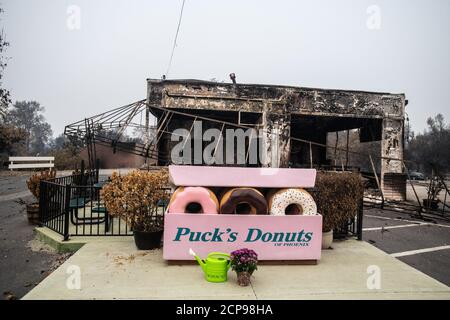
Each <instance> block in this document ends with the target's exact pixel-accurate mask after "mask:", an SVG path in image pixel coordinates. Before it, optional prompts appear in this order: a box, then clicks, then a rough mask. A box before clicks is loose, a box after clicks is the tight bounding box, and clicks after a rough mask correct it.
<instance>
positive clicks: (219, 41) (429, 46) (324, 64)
mask: <svg viewBox="0 0 450 320" xmlns="http://www.w3.org/2000/svg"><path fill="white" fill-rule="evenodd" d="M0 2H1V4H2V6H3V8H4V10H5V13H4V14H3V16H2V26H3V29H4V32H5V33H6V37H7V40H8V41H9V42H10V43H11V46H10V47H9V49H8V51H7V55H8V56H9V57H11V60H10V61H9V66H8V68H7V69H6V74H5V82H4V85H5V86H6V88H8V89H10V90H11V93H12V96H13V99H15V100H37V101H39V102H40V103H41V104H42V105H43V106H45V108H46V113H45V116H46V118H47V120H48V121H49V122H50V124H51V125H52V128H53V131H54V134H55V135H57V134H60V133H62V131H63V130H64V126H65V125H67V124H69V123H72V122H75V121H78V120H81V119H84V118H85V117H88V116H91V115H94V114H97V113H100V112H103V111H106V110H109V109H112V108H113V107H118V106H122V105H125V104H127V103H130V102H133V101H136V100H139V99H143V98H145V95H146V82H145V79H146V78H160V77H161V75H162V74H164V73H165V71H166V68H167V64H168V60H169V56H170V52H171V48H172V42H173V38H174V34H175V30H176V25H177V22H178V15H179V10H180V7H181V3H182V0H165V1H163V0H158V1H156V0H155V1H152V0H140V1H139V0H127V1H125V0H84V1H81V0H80V1H78V0H71V1H64V0H33V1H31V0H0ZM73 5H75V6H76V7H75V9H76V8H79V10H80V15H79V20H78V19H77V17H78V15H77V14H76V10H75V11H73V10H72V9H73V7H71V6H73ZM373 5H375V7H373ZM68 8H70V10H69V13H68ZM368 9H369V10H368ZM378 13H380V14H379V15H378ZM378 18H379V19H378ZM78 21H79V22H80V23H79V29H78V28H77V26H78V24H77V22H78ZM449 31H450V1H448V0H431V1H426V0H386V1H381V0H371V1H366V0H353V1H352V0H340V1H337V0H319V1H318V0H314V1H312V0H311V1H298V0H296V1H274V0H273V1H261V0H258V1H257V0H251V1H243V0H241V1H237V0H222V1H211V0H209V1H208V0H186V5H185V9H184V16H183V21H182V24H181V29H180V33H179V38H178V46H177V48H176V51H175V55H174V60H173V63H172V68H171V72H170V74H169V77H170V78H195V79H204V80H209V79H212V78H215V79H217V80H220V81H221V80H225V81H229V79H228V74H229V73H230V72H235V73H236V76H237V81H238V82H249V83H269V84H284V85H295V86H305V87H322V88H341V89H355V90H369V91H383V92H392V93H405V94H406V97H407V99H408V100H409V105H408V107H407V112H408V114H409V116H410V120H411V123H412V125H413V129H414V130H416V131H422V130H423V129H424V127H425V126H426V123H425V121H426V118H427V117H428V116H430V115H435V114H437V113H439V112H440V113H442V114H444V116H445V117H446V118H447V120H448V121H450V112H449V107H450V104H449V101H450V36H449Z"/></svg>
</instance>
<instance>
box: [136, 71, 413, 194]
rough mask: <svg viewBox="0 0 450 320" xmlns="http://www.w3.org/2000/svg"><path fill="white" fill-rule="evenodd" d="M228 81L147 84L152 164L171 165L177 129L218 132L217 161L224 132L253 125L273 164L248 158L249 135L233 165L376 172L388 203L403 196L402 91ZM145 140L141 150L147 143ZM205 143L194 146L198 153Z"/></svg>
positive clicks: (193, 161)
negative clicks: (154, 120)
mask: <svg viewBox="0 0 450 320" xmlns="http://www.w3.org/2000/svg"><path fill="white" fill-rule="evenodd" d="M232 79H233V83H218V82H207V81H199V80H153V79H148V80H147V84H148V90H147V100H146V102H147V103H146V105H147V111H148V113H150V114H153V115H154V116H155V117H156V118H157V125H156V130H158V131H161V136H160V137H159V138H158V139H157V141H156V146H155V148H154V151H155V152H156V153H157V157H156V159H157V164H158V165H167V164H170V163H172V162H173V159H172V157H171V154H172V150H173V148H174V147H175V146H176V145H177V144H178V143H179V141H178V139H174V138H173V132H174V131H176V130H177V129H178V130H179V129H180V128H183V129H184V131H185V132H187V135H188V136H191V138H192V137H194V134H193V132H194V131H195V130H197V131H198V130H200V131H201V132H202V133H203V132H205V131H207V130H208V129H211V128H213V129H216V131H217V132H220V139H219V140H221V139H223V140H222V141H220V142H221V144H220V145H221V147H220V148H215V149H214V155H215V156H217V153H222V152H223V153H225V147H222V145H223V144H226V143H227V139H230V136H227V134H226V133H225V132H226V131H227V129H229V128H234V129H236V128H238V129H239V128H240V129H247V128H254V129H257V130H258V132H260V133H262V135H263V138H264V139H262V140H263V141H262V142H260V143H257V145H258V148H259V149H263V150H259V151H260V152H261V151H262V152H263V153H264V154H265V155H266V156H267V158H269V159H271V161H269V162H264V163H263V162H258V163H256V164H255V163H251V162H250V161H248V160H249V156H248V151H249V150H248V149H249V148H250V144H251V142H250V141H251V140H252V138H255V137H251V136H250V137H248V138H249V139H248V140H247V142H246V150H245V156H244V159H245V162H244V163H242V161H241V162H239V161H237V162H235V165H244V166H272V167H315V168H325V169H326V168H332V167H342V168H343V169H345V168H349V167H360V169H361V170H362V171H372V170H373V171H376V172H377V175H378V178H379V182H378V183H379V184H380V185H381V187H382V189H383V191H384V196H385V197H386V198H387V199H399V200H402V199H405V196H406V175H405V170H404V164H403V147H404V145H403V143H404V142H403V125H404V115H405V105H406V102H407V101H406V100H405V96H404V94H390V93H378V92H364V91H349V90H331V89H316V88H302V87H289V86H276V85H259V84H258V85H254V84H237V83H236V82H235V81H234V77H233V78H232ZM187 115H188V116H187ZM199 121H201V126H200V127H199V126H198V125H197V124H196V123H197V122H199ZM147 123H148V116H147ZM185 137H186V134H185ZM147 139H148V141H146V142H145V145H149V144H150V142H149V140H150V138H149V137H148V138H147ZM231 139H234V137H231ZM259 139H261V136H259ZM336 139H337V140H336ZM338 141H339V143H338ZM222 143H223V144H222ZM208 144H211V143H210V142H209V141H202V142H200V145H201V148H206V147H207V145H208ZM196 145H197V146H198V144H196ZM217 145H219V144H217ZM192 148H194V146H192ZM194 155H195V152H192V153H191V154H190V155H189V157H190V158H189V159H187V161H188V162H189V163H190V164H198V165H205V164H208V165H210V164H211V163H205V160H204V159H203V158H202V157H200V158H198V157H197V158H195V157H194ZM235 157H239V154H238V155H235ZM184 159H185V160H186V158H184ZM235 160H236V159H235ZM225 165H228V164H227V163H225Z"/></svg>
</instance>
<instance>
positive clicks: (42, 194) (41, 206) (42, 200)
mask: <svg viewBox="0 0 450 320" xmlns="http://www.w3.org/2000/svg"><path fill="white" fill-rule="evenodd" d="M46 193H47V185H46V184H45V182H44V181H43V180H41V181H39V227H42V226H43V220H44V219H43V217H44V212H45V211H44V210H47V208H46V207H45V204H46V201H45V195H46Z"/></svg>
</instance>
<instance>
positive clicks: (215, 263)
mask: <svg viewBox="0 0 450 320" xmlns="http://www.w3.org/2000/svg"><path fill="white" fill-rule="evenodd" d="M189 253H190V254H191V255H192V256H194V258H195V260H197V262H198V264H199V265H200V266H201V267H202V269H203V272H204V273H205V279H206V281H209V282H225V281H227V273H228V269H230V265H231V260H230V255H229V254H228V253H221V252H211V253H210V254H208V257H207V258H206V259H205V260H202V259H200V258H199V256H197V255H196V254H195V252H194V251H192V249H189Z"/></svg>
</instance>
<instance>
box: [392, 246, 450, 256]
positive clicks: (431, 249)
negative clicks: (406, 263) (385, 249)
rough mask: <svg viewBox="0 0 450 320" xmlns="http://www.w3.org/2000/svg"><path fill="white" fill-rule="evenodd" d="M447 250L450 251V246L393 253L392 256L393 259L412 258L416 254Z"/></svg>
mask: <svg viewBox="0 0 450 320" xmlns="http://www.w3.org/2000/svg"><path fill="white" fill-rule="evenodd" d="M446 249H450V245H447V246H440V247H433V248H425V249H418V250H410V251H403V252H397V253H391V254H390V255H391V257H394V258H398V257H404V256H412V255H414V254H420V253H426V252H433V251H439V250H446Z"/></svg>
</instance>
